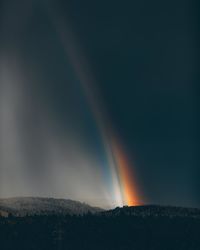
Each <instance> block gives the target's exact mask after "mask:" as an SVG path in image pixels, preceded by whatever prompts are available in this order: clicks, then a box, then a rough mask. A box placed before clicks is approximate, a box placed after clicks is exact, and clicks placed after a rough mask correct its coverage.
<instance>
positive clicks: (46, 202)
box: [0, 197, 103, 217]
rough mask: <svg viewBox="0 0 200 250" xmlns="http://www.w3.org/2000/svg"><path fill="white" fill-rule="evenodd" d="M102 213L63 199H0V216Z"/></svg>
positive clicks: (79, 203)
mask: <svg viewBox="0 0 200 250" xmlns="http://www.w3.org/2000/svg"><path fill="white" fill-rule="evenodd" d="M100 211H103V210H102V209H100V208H97V207H91V206H89V205H87V204H85V203H81V202H78V201H73V200H65V199H53V198H36V197H21V198H9V199H0V215H2V216H3V215H4V216H7V215H8V214H11V215H13V216H20V217H23V216H27V215H29V216H31V215H54V214H55V215H83V214H87V213H88V212H89V213H96V212H100Z"/></svg>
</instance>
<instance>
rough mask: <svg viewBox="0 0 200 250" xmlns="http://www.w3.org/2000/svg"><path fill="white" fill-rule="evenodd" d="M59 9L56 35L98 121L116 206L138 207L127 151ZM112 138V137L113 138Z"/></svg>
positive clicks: (53, 13)
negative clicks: (110, 122)
mask: <svg viewBox="0 0 200 250" xmlns="http://www.w3.org/2000/svg"><path fill="white" fill-rule="evenodd" d="M55 9H56V8H54V7H53V8H52V9H49V14H50V17H51V18H52V21H53V24H54V27H55V28H56V32H57V33H58V35H59V37H60V39H61V43H62V45H63V48H64V51H65V54H66V55H67V57H68V58H70V61H71V64H72V66H73V68H74V71H75V73H76V74H77V75H78V78H79V81H80V83H81V86H82V88H83V90H84V93H85V96H86V99H87V100H88V103H89V106H90V108H91V111H92V113H93V116H94V118H95V121H96V124H97V127H98V130H99V132H100V134H101V138H102V142H103V145H104V149H105V152H106V156H107V160H108V165H109V168H110V173H111V179H112V195H111V196H112V198H111V200H113V201H114V202H113V205H114V206H116V205H117V206H123V205H129V206H133V205H137V204H139V203H140V200H139V195H138V191H137V188H136V184H135V181H134V179H133V176H132V172H131V169H132V168H131V167H130V164H129V162H128V159H127V156H126V154H125V151H124V149H123V147H122V145H121V143H120V142H119V139H117V138H116V136H115V135H113V129H112V127H111V125H110V124H109V119H108V118H107V117H106V112H105V110H104V108H103V104H102V103H101V101H100V100H101V99H100V98H99V96H98V91H96V88H95V87H94V86H96V85H95V79H94V77H93V76H92V74H91V72H90V69H89V65H88V63H87V62H86V60H85V58H86V57H85V56H83V52H82V51H81V49H80V48H79V45H78V43H77V42H76V40H75V36H74V34H73V33H72V31H71V30H70V29H69V27H67V26H66V24H65V22H63V19H62V16H61V14H60V13H59V14H57V13H56V11H55ZM111 135H112V136H111Z"/></svg>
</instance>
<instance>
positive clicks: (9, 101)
mask: <svg viewBox="0 0 200 250" xmlns="http://www.w3.org/2000/svg"><path fill="white" fill-rule="evenodd" d="M0 5H1V6H0V17H1V18H0V32H1V40H0V72H1V73H0V197H12V196H48V197H56V198H58V197H59V198H70V199H75V200H81V201H84V202H88V203H90V204H92V205H99V206H102V207H112V206H118V205H126V204H130V205H133V204H163V205H181V206H193V207H199V206H200V199H199V197H200V193H199V177H200V172H199V167H198V154H197V148H198V139H197V115H198V112H197V106H198V103H197V101H198V100H197V98H198V94H197V81H198V74H197V73H198V67H197V59H198V57H197V55H198V54H197V50H198V32H197V30H198V29H197V8H196V6H195V3H193V2H192V1H189V0H182V1H179V0H173V1H172V0H169V1H158V0H153V1H147V0H142V1H123V2H121V1H114V0H110V1H104V0H103V1H91V0H86V1H81V0H67V1H64V0H58V1H53V0H50V1H46V0H42V1H41V0H40V1H39V0H28V1H27V0H26V1H25V0H20V1H16V0H1V1H0ZM133 200H134V202H133Z"/></svg>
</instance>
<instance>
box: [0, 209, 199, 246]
mask: <svg viewBox="0 0 200 250" xmlns="http://www.w3.org/2000/svg"><path fill="white" fill-rule="evenodd" d="M0 249H1V250H8V249H9V250H10V249H13V250H18V249H19V250H44V249H45V250H54V249H58V250H59V249H66V250H76V249H80V250H84V249H85V250H90V249H91V250H96V249H100V250H111V249H113V250H118V249H120V250H126V249H133V250H173V249H174V250H185V249H187V250H199V249H200V212H199V210H197V209H182V208H172V207H159V206H144V207H124V208H116V209H114V210H111V211H108V212H99V213H96V214H91V213H89V214H86V215H59V216H57V215H35V216H25V217H15V216H12V215H11V216H9V217H8V218H5V217H0Z"/></svg>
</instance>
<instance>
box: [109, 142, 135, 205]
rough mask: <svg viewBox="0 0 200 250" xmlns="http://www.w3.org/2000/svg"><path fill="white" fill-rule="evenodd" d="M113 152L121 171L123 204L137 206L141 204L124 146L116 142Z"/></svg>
mask: <svg viewBox="0 0 200 250" xmlns="http://www.w3.org/2000/svg"><path fill="white" fill-rule="evenodd" d="M113 152H114V156H115V160H116V164H117V167H118V171H119V178H120V183H121V186H122V193H123V203H124V205H128V206H135V205H138V204H139V198H138V194H137V193H136V186H135V183H134V179H133V176H132V172H131V170H130V169H131V168H130V165H129V163H128V160H127V157H126V155H125V153H124V151H123V149H122V146H121V145H120V144H119V143H117V142H116V141H114V143H113Z"/></svg>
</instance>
